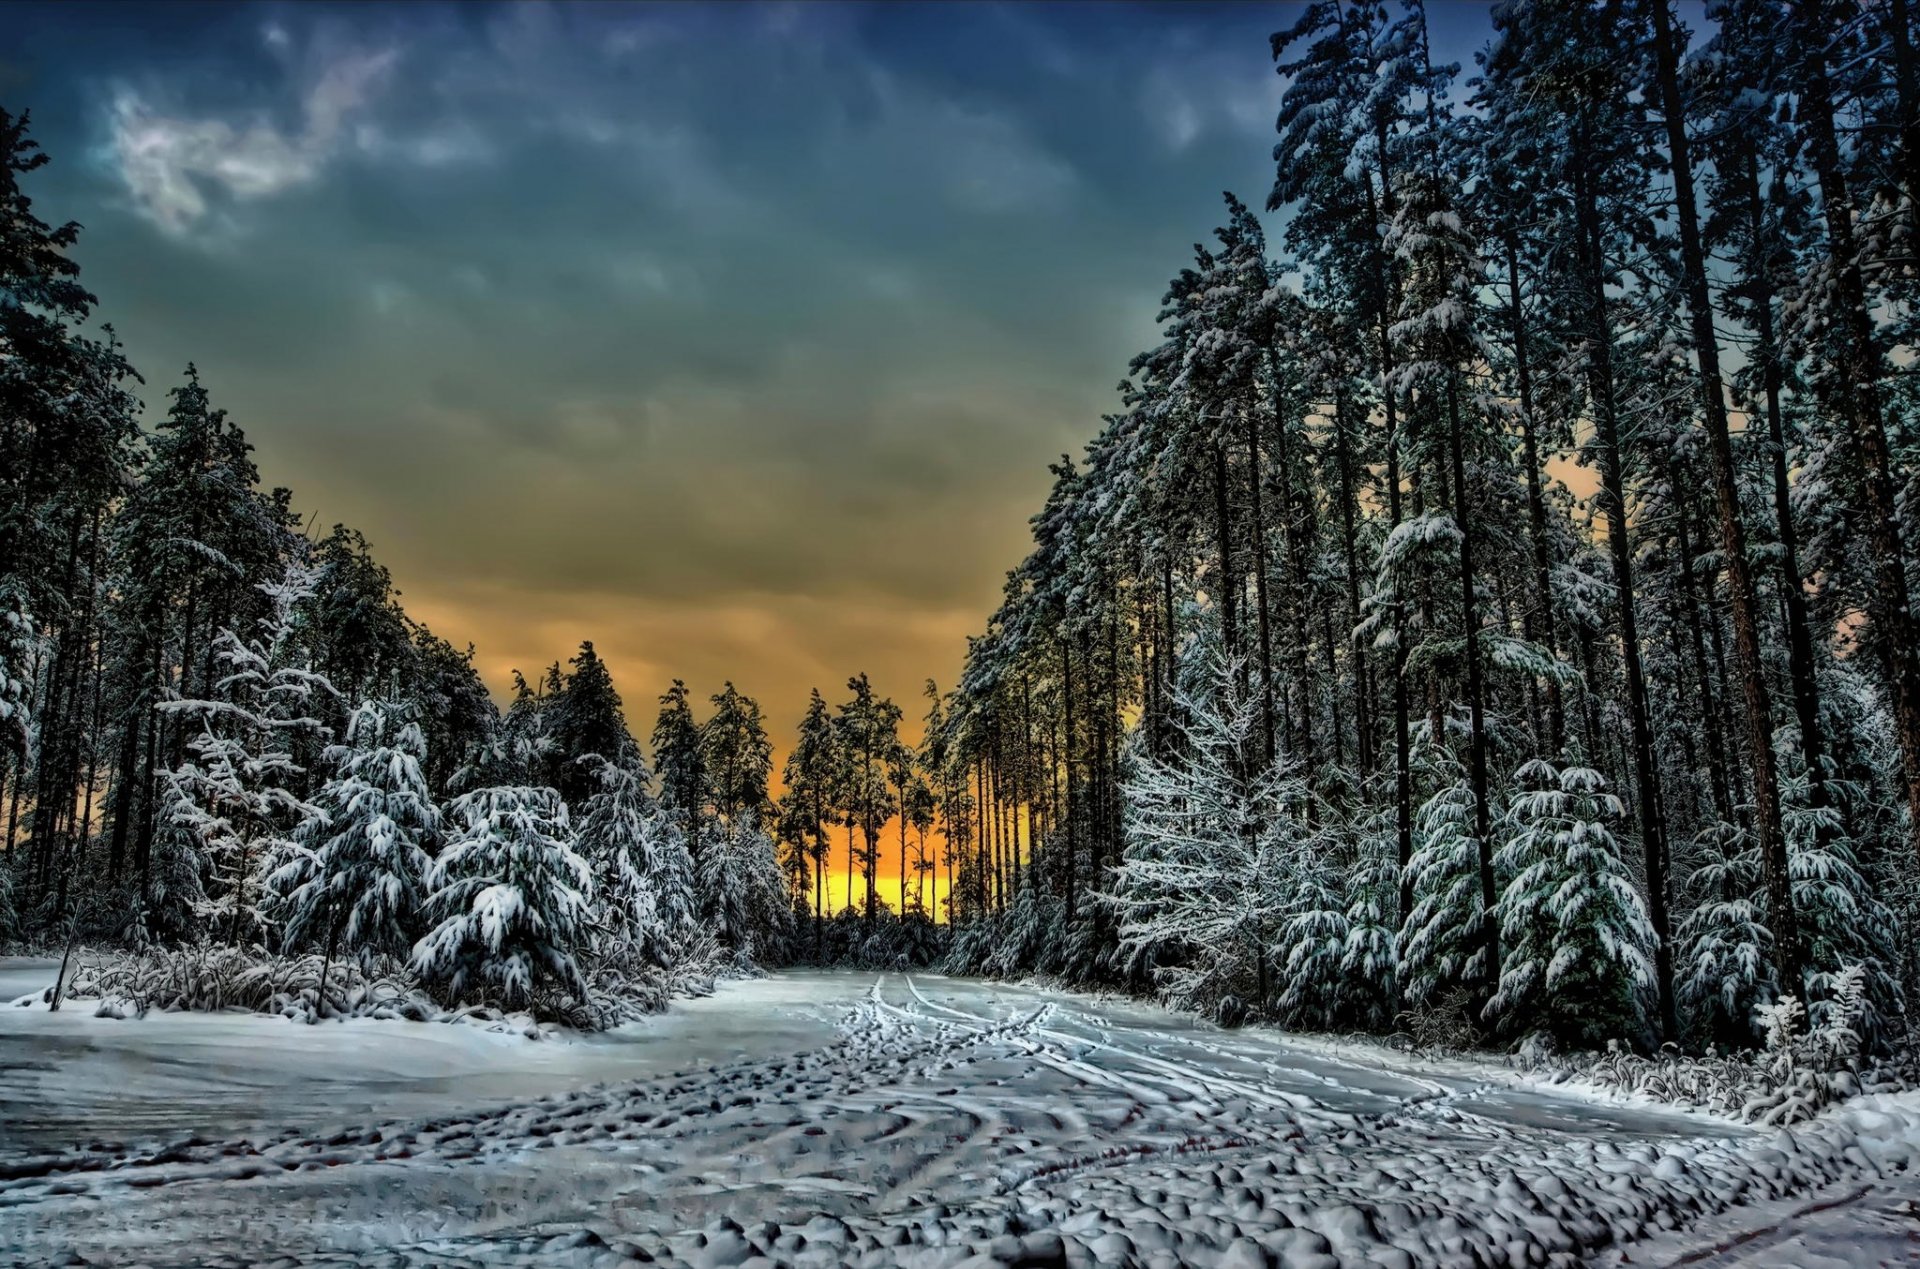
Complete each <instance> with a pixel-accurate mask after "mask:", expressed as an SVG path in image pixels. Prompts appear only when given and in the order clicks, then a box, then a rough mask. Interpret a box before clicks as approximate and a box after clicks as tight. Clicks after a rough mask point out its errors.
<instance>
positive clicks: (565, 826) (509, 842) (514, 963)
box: [412, 785, 593, 1009]
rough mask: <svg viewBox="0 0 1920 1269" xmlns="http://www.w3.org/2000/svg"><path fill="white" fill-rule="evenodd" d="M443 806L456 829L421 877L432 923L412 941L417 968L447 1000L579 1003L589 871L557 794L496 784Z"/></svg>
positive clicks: (583, 994) (514, 1005) (511, 1005)
mask: <svg viewBox="0 0 1920 1269" xmlns="http://www.w3.org/2000/svg"><path fill="white" fill-rule="evenodd" d="M447 810H448V818H449V819H451V820H452V822H453V827H452V830H451V832H450V834H449V836H448V839H447V842H446V845H445V846H444V847H443V848H442V849H441V852H440V854H439V856H438V857H437V858H435V860H434V861H433V867H432V868H431V870H429V872H428V873H427V886H428V888H429V890H430V892H431V893H430V895H429V898H428V900H427V915H428V917H429V919H431V920H433V921H434V922H435V925H434V926H433V928H432V929H431V930H429V931H428V932H427V934H426V935H425V936H424V937H423V938H421V939H420V941H419V942H417V943H415V944H414V947H413V957H412V964H413V969H414V972H416V973H417V974H419V975H420V977H421V979H422V980H424V981H425V982H427V983H428V984H430V985H432V986H433V987H434V988H435V989H436V990H438V991H439V992H440V993H441V996H442V998H443V999H444V1000H446V1001H447V1002H449V1003H455V1002H462V1001H472V1000H486V1001H489V1002H492V1003H496V1004H498V1005H500V1006H502V1007H504V1008H508V1009H529V1008H532V1007H533V1006H534V1005H535V1003H536V996H537V994H538V993H543V992H546V991H549V990H558V991H561V992H564V993H566V994H568V995H571V996H572V998H573V999H574V1000H575V1001H578V1002H585V1001H586V999H587V995H588V991H587V983H586V979H585V977H584V976H583V975H582V974H581V972H580V966H579V963H578V961H576V960H575V953H576V951H577V950H578V949H579V947H580V946H581V944H582V942H583V940H584V938H585V933H586V924H587V920H588V912H589V906H588V903H589V897H590V895H591V893H592V888H593V876H592V873H591V871H590V870H589V869H588V867H587V865H586V862H585V861H584V860H582V859H581V858H580V856H579V855H578V854H576V853H574V849H573V830H572V826H571V824H570V823H569V822H568V818H567V807H566V803H564V802H562V801H561V800H560V795H559V793H558V792H557V791H555V790H553V789H546V788H532V787H527V786H519V787H514V786H502V785H496V786H491V787H488V788H483V789H475V790H474V791H472V792H471V793H466V794H462V795H461V796H460V797H458V798H455V799H454V801H453V802H452V804H451V805H450V806H449V807H448V808H447Z"/></svg>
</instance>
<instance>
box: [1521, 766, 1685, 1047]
mask: <svg viewBox="0 0 1920 1269" xmlns="http://www.w3.org/2000/svg"><path fill="white" fill-rule="evenodd" d="M1514 782H1515V784H1516V785H1517V791H1516V793H1515V795H1514V798H1513V802H1512V805H1511V807H1510V808H1509V810H1508V812H1507V817H1506V818H1507V830H1508V837H1507V840H1506V844H1505V845H1504V846H1502V847H1501V849H1500V856H1499V861H1498V862H1499V866H1500V870H1501V872H1502V873H1503V874H1504V875H1505V876H1506V877H1507V882H1506V886H1505V889H1504V890H1503V891H1502V893H1501V896H1500V908H1499V912H1498V917H1499V920H1500V925H1501V929H1502V932H1503V933H1504V935H1505V937H1506V940H1507V947H1508V956H1507V959H1506V961H1505V962H1504V963H1503V964H1502V966H1501V973H1500V987H1499V991H1498V992H1496V993H1495V994H1494V997H1493V999H1492V1000H1491V1001H1490V1002H1489V1003H1488V1005H1487V1016H1488V1018H1489V1020H1490V1021H1493V1022H1495V1023H1496V1024H1497V1025H1499V1026H1501V1027H1502V1028H1503V1029H1505V1030H1507V1031H1510V1032H1512V1031H1520V1030H1523V1029H1536V1028H1537V1029H1539V1030H1542V1031H1546V1032H1548V1033H1550V1034H1552V1035H1553V1036H1554V1037H1555V1038H1557V1039H1559V1040H1562V1041H1565V1042H1568V1043H1571V1044H1574V1045H1577V1046H1581V1047H1589V1048H1591V1047H1597V1046H1598V1045H1600V1044H1601V1043H1603V1042H1605V1041H1608V1040H1618V1039H1624V1040H1629V1041H1638V1040H1639V1039H1640V1038H1641V1036H1642V1033H1643V1032H1644V1030H1645V1020H1644V1016H1643V1014H1642V1010H1641V1002H1642V1000H1643V998H1644V997H1645V996H1646V995H1647V994H1648V993H1649V992H1650V990H1651V989H1652V987H1653V958H1652V955H1651V952H1652V947H1653V927H1652V925H1651V924H1650V923H1649V922H1648V920H1647V911H1646V905H1645V903H1644V902H1643V901H1642V900H1641V897H1640V893H1639V891H1637V890H1636V889H1635V888H1634V885H1633V881H1632V879H1631V878H1630V877H1629V876H1628V874H1627V869H1626V866H1625V864H1624V863H1622V862H1621V859H1620V848H1619V845H1618V843H1617V842H1615V841H1614V837H1613V830H1612V828H1611V825H1612V824H1614V823H1616V822H1618V821H1619V820H1620V818H1621V817H1622V816H1623V815H1624V813H1625V808H1623V807H1622V806H1621V804H1620V799H1618V798H1616V797H1615V796H1613V794H1611V793H1609V792H1607V786H1606V781H1605V780H1604V779H1602V778H1601V776H1600V773H1599V772H1597V771H1593V770H1590V769H1588V768H1586V767H1567V768H1565V769H1558V768H1556V767H1554V765H1553V764H1552V763H1549V762H1545V761H1542V760H1540V759H1535V760H1534V761H1532V762H1528V763H1526V764H1525V765H1523V766H1522V767H1521V768H1520V770H1519V771H1517V772H1516V773H1515V774H1514Z"/></svg>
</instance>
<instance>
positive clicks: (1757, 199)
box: [1739, 147, 1832, 834]
mask: <svg viewBox="0 0 1920 1269" xmlns="http://www.w3.org/2000/svg"><path fill="white" fill-rule="evenodd" d="M1742 158H1743V160H1744V161H1743V162H1741V163H1740V164H1739V168H1740V173H1739V176H1740V180H1741V194H1742V197H1743V198H1744V199H1745V200H1746V204H1747V213H1748V216H1749V218H1750V221H1751V226H1752V243H1751V251H1752V263H1751V265H1750V266H1749V268H1748V275H1747V278H1746V282H1747V284H1748V285H1749V286H1751V287H1752V288H1753V309H1754V315H1755V320H1756V323H1757V329H1756V331H1755V334H1756V335H1757V336H1758V339H1759V344H1758V347H1757V348H1755V350H1754V356H1755V357H1756V358H1757V359H1758V361H1759V363H1760V383H1761V390H1762V392H1763V393H1764V394H1765V397H1766V415H1767V449H1768V458H1769V459H1770V466H1771V468H1772V474H1773V518H1774V525H1775V529H1776V532H1777V535H1778V537H1779V541H1780V595H1781V601H1782V604H1783V606H1784V607H1785V609H1786V623H1787V662H1788V673H1789V675H1790V677H1791V682H1792V685H1793V712H1794V716H1795V717H1796V718H1797V719H1798V720H1799V724H1800V753H1801V756H1802V757H1803V758H1804V759H1805V760H1806V764H1807V801H1808V803H1809V804H1810V805H1811V806H1813V807H1814V809H1816V810H1820V809H1824V808H1826V807H1827V806H1829V805H1831V804H1832V799H1831V796H1830V795H1829V793H1828V791H1827V770H1826V750H1827V745H1826V735H1825V729H1824V728H1823V727H1822V726H1821V724H1820V686H1819V678H1818V675H1817V674H1816V672H1815V669H1814V658H1813V629H1812V622H1811V621H1810V620H1809V619H1808V616H1807V592H1806V579H1805V577H1804V576H1803V575H1802V573H1801V571H1800V535H1799V533H1798V531H1797V530H1796V528H1795V526H1794V520H1793V500H1792V496H1791V494H1790V492H1789V486H1788V483H1787V435H1786V425H1785V423H1784V421H1783V419H1782V417H1781V409H1780V390H1781V386H1782V380H1783V378H1784V375H1783V372H1782V369H1781V362H1780V346H1779V343H1778V340H1777V339H1776V337H1775V335H1774V328H1773V278H1772V274H1771V273H1770V272H1769V270H1768V268H1767V240H1768V237H1769V235H1768V232H1767V222H1766V207H1765V204H1764V202H1763V201H1762V199H1761V194H1760V161H1759V158H1758V156H1757V155H1755V153H1754V151H1753V149H1752V147H1748V148H1747V150H1746V153H1745V154H1744V155H1743V156H1742ZM1819 831H1820V833H1822V834H1825V833H1826V832H1827V830H1826V829H1825V827H1824V826H1823V827H1822V828H1821V829H1820V830H1819Z"/></svg>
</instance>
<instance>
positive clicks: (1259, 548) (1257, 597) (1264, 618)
mask: <svg viewBox="0 0 1920 1269" xmlns="http://www.w3.org/2000/svg"><path fill="white" fill-rule="evenodd" d="M1240 424H1241V428H1242V431H1243V432H1244V434H1245V439H1246V445H1247V496H1248V499H1249V500H1250V504H1251V506H1252V509H1253V541H1252V543H1251V546H1252V548H1253V602H1254V606H1255V607H1256V608H1258V609H1259V615H1260V620H1259V631H1260V751H1261V755H1262V757H1264V758H1265V760H1266V762H1267V764H1268V765H1271V764H1272V762H1273V756H1274V753H1275V752H1276V750H1275V743H1274V735H1273V634H1272V625H1271V618H1270V615H1269V602H1270V601H1269V600H1268V598H1267V517H1266V512H1265V504H1264V501H1263V499H1262V498H1261V496H1260V476H1261V470H1260V467H1261V464H1260V434H1259V429H1258V428H1257V427H1255V426H1254V419H1253V411H1252V410H1250V409H1243V410H1242V411H1241V412H1240ZM1280 520H1281V524H1282V526H1283V529H1282V531H1283V532H1285V531H1286V529H1285V527H1284V526H1286V524H1287V521H1288V516H1287V498H1286V495H1285V494H1284V493H1283V494H1282V495H1281V499H1280Z"/></svg>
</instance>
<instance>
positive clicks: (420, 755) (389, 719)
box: [267, 701, 440, 964]
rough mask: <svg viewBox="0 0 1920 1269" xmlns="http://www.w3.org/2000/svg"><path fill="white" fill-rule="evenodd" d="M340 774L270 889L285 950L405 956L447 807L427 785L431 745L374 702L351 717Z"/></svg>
mask: <svg viewBox="0 0 1920 1269" xmlns="http://www.w3.org/2000/svg"><path fill="white" fill-rule="evenodd" d="M326 760H327V762H328V764H329V765H330V766H331V767H332V768H333V774H332V776H331V777H329V778H328V780H327V782H326V784H325V785H323V786H322V787H321V789H320V791H319V793H318V794H316V795H315V797H314V799H313V803H314V806H315V808H316V809H317V810H318V811H319V814H318V815H317V816H315V817H314V818H313V819H310V820H308V821H307V822H306V823H305V824H304V825H302V827H301V831H300V832H299V833H297V834H296V835H295V836H294V837H293V839H292V840H291V841H289V842H288V843H287V844H286V845H285V846H283V847H282V849H281V853H280V857H279V858H278V859H277V860H276V865H277V866H276V867H275V868H274V869H273V872H272V873H271V875H270V876H269V877H268V881H267V884H268V887H269V889H270V891H271V892H272V893H273V894H274V895H275V896H277V902H276V903H275V904H274V905H273V906H274V910H275V911H276V914H277V915H278V917H279V919H280V923H281V925H280V929H281V938H282V941H283V942H284V944H285V945H286V946H289V947H299V946H302V945H309V944H311V945H318V946H321V947H323V948H325V949H326V956H327V960H328V961H329V962H331V961H332V959H333V957H334V954H335V952H336V951H340V952H344V953H346V954H348V955H350V956H352V957H354V958H356V959H357V960H359V961H361V962H362V963H363V964H365V963H367V962H369V961H371V960H372V958H373V957H375V956H377V955H383V954H394V955H400V954H404V953H405V952H406V951H407V950H408V949H409V948H410V947H411V946H412V943H413V931H414V928H415V923H416V918H417V915H418V913H419V909H420V905H421V900H422V898H423V887H424V884H425V880H426V875H427V871H428V868H429V866H430V865H429V859H428V856H429V855H430V854H431V852H432V850H433V849H434V847H435V846H436V845H437V838H438V834H439V830H440V811H439V808H438V807H436V806H435V805H434V802H433V797H432V795H431V793H430V792H429V791H428V789H427V782H426V776H425V774H424V773H423V766H424V764H425V761H426V739H425V737H424V736H422V734H421V732H420V728H419V726H418V725H416V724H414V723H402V722H400V721H399V718H398V712H397V711H395V710H393V709H391V708H389V707H387V706H383V705H382V704H380V703H379V702H377V701H363V702H361V703H360V704H359V705H358V706H357V707H356V708H355V709H354V711H353V713H352V714H351V715H350V716H349V717H348V719H347V728H346V734H345V737H344V738H343V742H342V743H341V744H337V745H333V746H330V747H329V748H328V749H327V751H326Z"/></svg>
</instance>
